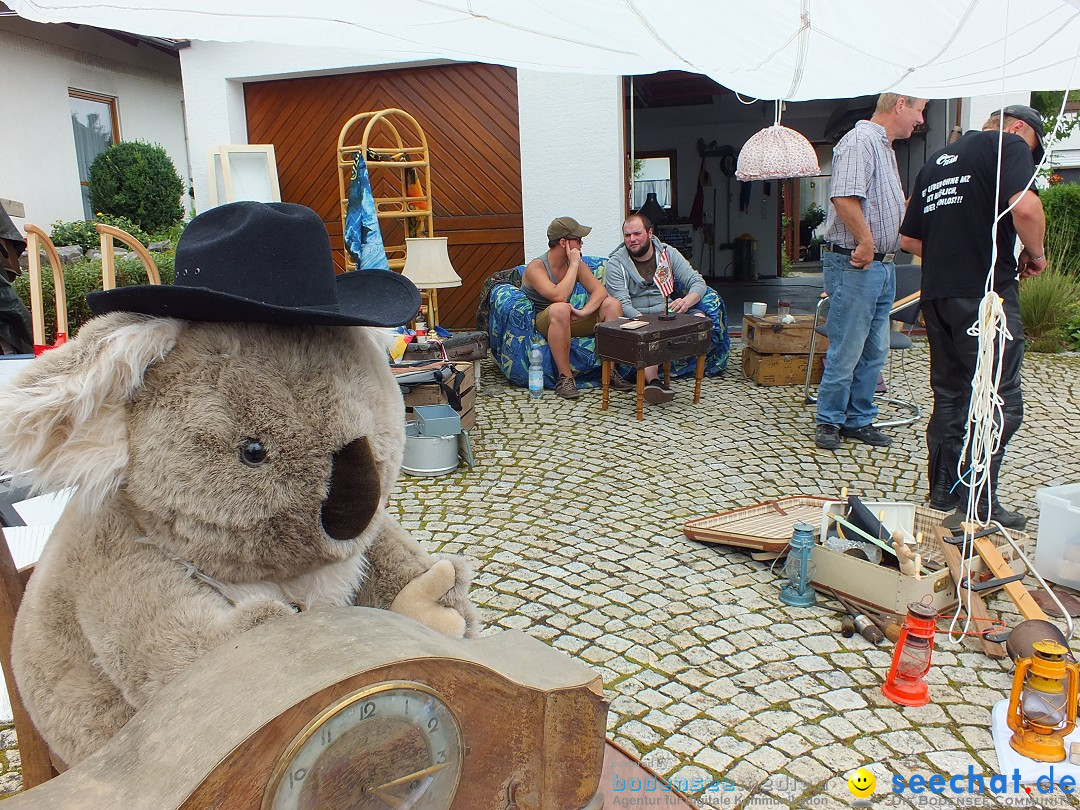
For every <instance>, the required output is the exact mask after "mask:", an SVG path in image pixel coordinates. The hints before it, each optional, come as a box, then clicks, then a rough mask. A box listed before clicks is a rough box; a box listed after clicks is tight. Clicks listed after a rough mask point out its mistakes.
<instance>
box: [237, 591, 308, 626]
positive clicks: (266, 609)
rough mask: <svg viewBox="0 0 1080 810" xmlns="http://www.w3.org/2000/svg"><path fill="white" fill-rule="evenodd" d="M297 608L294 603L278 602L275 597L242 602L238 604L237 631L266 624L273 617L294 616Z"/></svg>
mask: <svg viewBox="0 0 1080 810" xmlns="http://www.w3.org/2000/svg"><path fill="white" fill-rule="evenodd" d="M294 613H295V610H294V608H293V607H292V605H287V604H285V603H284V602H278V601H276V600H274V599H255V600H252V601H250V602H241V603H240V604H238V605H237V606H236V617H235V621H234V625H235V630H236V632H237V633H243V632H244V631H245V630H250V629H251V628H252V627H256V626H257V625H260V624H264V623H265V622H268V621H271V620H272V619H280V618H281V617H282V616H292V615H294Z"/></svg>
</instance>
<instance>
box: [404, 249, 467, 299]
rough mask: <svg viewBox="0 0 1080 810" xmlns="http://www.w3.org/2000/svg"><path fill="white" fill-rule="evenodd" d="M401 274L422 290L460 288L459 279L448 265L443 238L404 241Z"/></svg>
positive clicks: (452, 267)
mask: <svg viewBox="0 0 1080 810" xmlns="http://www.w3.org/2000/svg"><path fill="white" fill-rule="evenodd" d="M401 274H402V275H403V276H405V278H407V279H409V281H411V282H412V283H413V284H415V285H416V286H417V287H419V288H420V289H422V290H431V289H441V288H443V287H460V286H461V277H460V276H459V275H458V274H457V273H456V272H455V271H454V266H453V265H452V264H450V254H449V253H447V249H446V237H445V236H429V237H426V238H416V239H406V240H405V268H404V269H403V270H402V271H401Z"/></svg>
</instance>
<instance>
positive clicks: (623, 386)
mask: <svg viewBox="0 0 1080 810" xmlns="http://www.w3.org/2000/svg"><path fill="white" fill-rule="evenodd" d="M608 384H609V385H610V386H611V387H612V388H614V389H615V390H616V391H633V390H634V389H635V388H637V386H636V385H635V384H634V383H632V382H630V381H629V380H624V379H623V378H622V377H621V376H620V375H619V372H617V371H612V372H611V381H610V382H609V383H608Z"/></svg>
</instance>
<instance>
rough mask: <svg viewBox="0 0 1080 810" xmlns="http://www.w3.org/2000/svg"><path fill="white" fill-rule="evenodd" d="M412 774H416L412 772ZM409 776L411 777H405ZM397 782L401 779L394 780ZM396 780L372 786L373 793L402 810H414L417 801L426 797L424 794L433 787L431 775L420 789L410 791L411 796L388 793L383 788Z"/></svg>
mask: <svg viewBox="0 0 1080 810" xmlns="http://www.w3.org/2000/svg"><path fill="white" fill-rule="evenodd" d="M410 776H415V774H411V775H410ZM405 778H409V777H405ZM394 781H395V782H397V781H399V780H394ZM393 784H394V782H387V783H386V784H385V785H380V786H379V787H377V788H372V790H371V795H373V796H375V797H377V798H379V799H381V800H382V801H384V802H386V803H387V804H389V805H392V806H393V807H399V808H401V810H412V808H414V807H416V805H417V803H418V802H419V801H420V800H421V799H423V798H424V794H425V793H427V789H428V788H429V787H431V777H430V776H429V777H427V778H426V779H425V780H424V781H423V783H422V784H421V785H420V788H419V790H417V791H412V792H410V794H409V796H405V797H399V796H395V795H394V794H392V793H387V792H386V791H385V790H383V788H385V787H388V786H390V785H393Z"/></svg>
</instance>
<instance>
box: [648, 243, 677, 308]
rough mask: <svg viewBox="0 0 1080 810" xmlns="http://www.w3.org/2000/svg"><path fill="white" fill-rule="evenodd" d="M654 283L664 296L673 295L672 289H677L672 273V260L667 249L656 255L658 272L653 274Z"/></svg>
mask: <svg viewBox="0 0 1080 810" xmlns="http://www.w3.org/2000/svg"><path fill="white" fill-rule="evenodd" d="M653 283H654V284H656V286H657V287H658V288H659V290H660V292H661V293H663V296H664V298H667V297H668V296H669V295H671V292H672V290H674V289H675V279H674V278H673V277H672V275H671V262H670V261H669V259H668V252H667V250H666V249H665V250H664V251H662V252H661V253H660V255H659V256H657V257H656V273H655V274H654V275H653Z"/></svg>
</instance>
